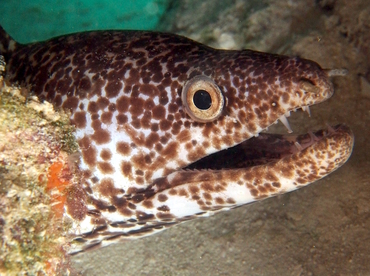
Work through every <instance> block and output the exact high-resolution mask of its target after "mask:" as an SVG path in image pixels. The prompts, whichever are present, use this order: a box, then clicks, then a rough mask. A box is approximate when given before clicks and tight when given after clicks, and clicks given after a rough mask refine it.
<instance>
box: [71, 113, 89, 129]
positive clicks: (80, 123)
mask: <svg viewBox="0 0 370 276" xmlns="http://www.w3.org/2000/svg"><path fill="white" fill-rule="evenodd" d="M73 123H74V125H75V126H76V127H77V128H85V127H86V112H85V111H81V112H75V114H74V117H73Z"/></svg>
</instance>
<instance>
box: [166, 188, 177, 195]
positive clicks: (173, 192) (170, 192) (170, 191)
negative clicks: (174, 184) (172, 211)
mask: <svg viewBox="0 0 370 276" xmlns="http://www.w3.org/2000/svg"><path fill="white" fill-rule="evenodd" d="M168 193H169V194H170V195H177V190H176V189H170V190H169V191H168Z"/></svg>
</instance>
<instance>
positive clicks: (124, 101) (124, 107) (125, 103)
mask: <svg viewBox="0 0 370 276" xmlns="http://www.w3.org/2000/svg"><path fill="white" fill-rule="evenodd" d="M129 105H130V98H129V97H126V96H122V97H119V98H118V99H117V101H116V108H117V111H118V112H120V113H125V112H127V111H128V107H129Z"/></svg>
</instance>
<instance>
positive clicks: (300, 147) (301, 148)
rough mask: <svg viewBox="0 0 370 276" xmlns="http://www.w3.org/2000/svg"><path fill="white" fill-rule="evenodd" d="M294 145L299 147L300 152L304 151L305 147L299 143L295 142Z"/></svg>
mask: <svg viewBox="0 0 370 276" xmlns="http://www.w3.org/2000/svg"><path fill="white" fill-rule="evenodd" d="M294 145H295V146H296V147H297V149H298V150H299V151H301V150H303V147H302V146H301V145H300V144H299V143H298V142H295V143H294Z"/></svg>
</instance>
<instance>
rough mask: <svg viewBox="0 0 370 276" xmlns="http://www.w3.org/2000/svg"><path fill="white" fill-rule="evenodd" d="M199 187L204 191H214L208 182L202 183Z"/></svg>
mask: <svg viewBox="0 0 370 276" xmlns="http://www.w3.org/2000/svg"><path fill="white" fill-rule="evenodd" d="M200 187H201V189H202V190H203V191H206V192H213V191H214V187H213V185H212V184H210V183H208V182H204V183H202V184H201V186H200Z"/></svg>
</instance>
